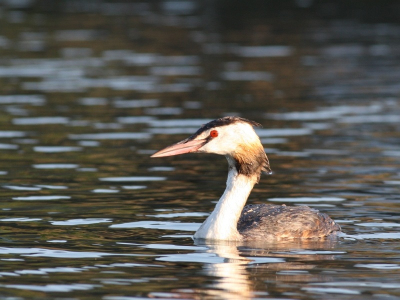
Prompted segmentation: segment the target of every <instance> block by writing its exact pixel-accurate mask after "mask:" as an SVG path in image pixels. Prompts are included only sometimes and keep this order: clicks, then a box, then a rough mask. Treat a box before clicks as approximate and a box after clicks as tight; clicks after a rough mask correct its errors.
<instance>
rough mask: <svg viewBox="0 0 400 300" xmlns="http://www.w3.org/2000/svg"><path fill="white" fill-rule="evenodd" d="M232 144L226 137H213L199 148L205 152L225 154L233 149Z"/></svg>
mask: <svg viewBox="0 0 400 300" xmlns="http://www.w3.org/2000/svg"><path fill="white" fill-rule="evenodd" d="M233 148H234V145H233V144H232V143H231V142H229V141H226V139H222V138H215V139H213V140H211V141H210V142H208V143H207V144H206V145H204V146H203V147H201V148H200V149H199V150H200V151H202V152H207V153H215V154H220V155H227V154H230V153H232V152H233V151H234V149H233Z"/></svg>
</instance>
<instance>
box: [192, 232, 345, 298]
mask: <svg viewBox="0 0 400 300" xmlns="http://www.w3.org/2000/svg"><path fill="white" fill-rule="evenodd" d="M195 243H196V245H198V246H203V247H204V246H205V247H207V250H206V252H207V253H214V254H215V255H216V256H218V257H221V258H223V262H221V263H214V264H206V265H205V267H204V271H205V273H206V274H207V275H208V276H209V277H212V278H215V280H214V281H213V282H212V283H211V284H210V285H209V286H208V287H209V288H208V289H207V290H206V291H202V294H207V295H208V296H210V297H212V298H214V297H218V298H221V299H251V298H255V297H257V296H260V293H258V292H257V287H259V290H260V291H265V285H267V284H268V282H277V281H278V282H279V281H281V282H305V281H306V282H309V281H328V280H330V275H326V274H324V275H321V274H310V273H309V272H308V271H309V270H311V269H314V268H316V267H317V262H318V261H321V260H323V261H326V260H334V259H335V254H336V253H341V252H337V251H334V250H335V247H336V245H337V239H325V240H314V241H313V240H302V241H290V242H280V243H268V244H266V243H262V242H254V243H246V244H240V243H236V242H227V241H220V242H213V243H210V242H209V241H206V240H201V241H196V242H195ZM261 270H262V272H261ZM255 274H257V276H256V277H255V276H254V275H255ZM261 285H262V286H261ZM264 293H265V292H264Z"/></svg>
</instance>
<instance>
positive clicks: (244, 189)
mask: <svg viewBox="0 0 400 300" xmlns="http://www.w3.org/2000/svg"><path fill="white" fill-rule="evenodd" d="M228 162H229V158H228ZM256 181H257V179H256V178H252V177H248V176H245V175H242V174H238V172H237V171H236V168H234V167H230V169H229V173H228V179H227V182H226V189H225V192H224V194H223V195H222V197H221V198H220V199H219V201H218V203H217V205H216V206H215V209H214V211H213V212H212V213H211V215H210V216H209V217H208V218H207V219H206V220H205V221H204V223H203V224H202V225H201V226H200V228H199V229H198V230H197V231H196V233H195V234H194V238H195V239H212V240H241V235H240V234H239V232H238V231H237V223H238V221H239V218H240V214H241V212H242V210H243V207H244V205H245V204H246V201H247V198H248V197H249V195H250V192H251V190H252V189H253V186H254V184H255V183H256Z"/></svg>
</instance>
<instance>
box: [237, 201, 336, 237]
mask: <svg viewBox="0 0 400 300" xmlns="http://www.w3.org/2000/svg"><path fill="white" fill-rule="evenodd" d="M237 229H238V231H239V233H240V234H241V235H242V237H243V239H244V240H254V239H255V237H256V239H264V240H284V239H296V238H302V239H304V238H305V239H309V238H322V237H325V236H328V235H330V234H333V233H335V232H336V231H340V226H339V225H338V224H336V223H335V222H334V221H333V220H332V219H331V218H330V217H329V216H328V215H327V214H324V213H321V212H319V211H318V210H316V209H312V208H310V207H308V206H286V205H268V204H258V205H246V206H245V207H244V209H243V211H242V214H241V215H240V219H239V221H238V224H237Z"/></svg>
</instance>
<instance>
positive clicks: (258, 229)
mask: <svg viewBox="0 0 400 300" xmlns="http://www.w3.org/2000/svg"><path fill="white" fill-rule="evenodd" d="M253 126H261V125H260V124H258V123H256V122H254V121H250V120H247V119H244V118H240V117H224V118H220V119H216V120H214V121H211V122H209V123H207V124H205V125H203V126H202V127H201V128H200V129H199V130H197V132H196V133H194V134H193V135H192V136H190V137H189V138H187V139H184V140H183V141H180V142H178V143H176V144H174V145H171V146H169V147H166V148H164V149H162V150H160V151H158V152H156V153H155V154H153V155H152V156H151V157H164V156H172V155H180V154H184V153H191V152H196V153H215V154H220V155H225V157H226V159H227V160H228V165H229V172H228V179H227V183H226V189H225V192H224V194H223V195H222V197H221V198H220V199H219V201H218V203H217V205H216V206H215V209H214V211H213V212H212V213H211V215H210V216H209V217H208V218H207V219H206V220H205V221H204V223H203V224H202V225H201V226H200V228H199V229H198V230H197V231H196V233H195V234H194V238H195V239H211V240H234V241H250V240H269V241H273V240H275V241H278V240H284V239H298V238H306V239H310V238H312V239H315V238H323V237H327V236H330V235H335V234H336V232H337V231H340V226H339V225H337V224H336V223H335V222H334V221H333V220H332V219H331V218H330V217H329V216H328V215H326V214H324V213H320V212H319V211H318V210H315V209H312V208H309V207H308V206H297V207H288V206H285V205H282V206H280V205H267V204H258V205H247V206H245V207H244V205H245V204H246V201H247V198H248V196H249V194H250V192H251V190H252V189H253V186H254V185H255V184H256V183H258V181H259V179H260V175H261V172H262V171H267V172H271V169H270V165H269V161H268V157H267V155H266V154H265V151H264V147H263V145H262V144H261V141H260V138H259V137H258V135H257V134H256V132H255V131H254V129H253ZM243 207H244V208H243Z"/></svg>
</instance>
